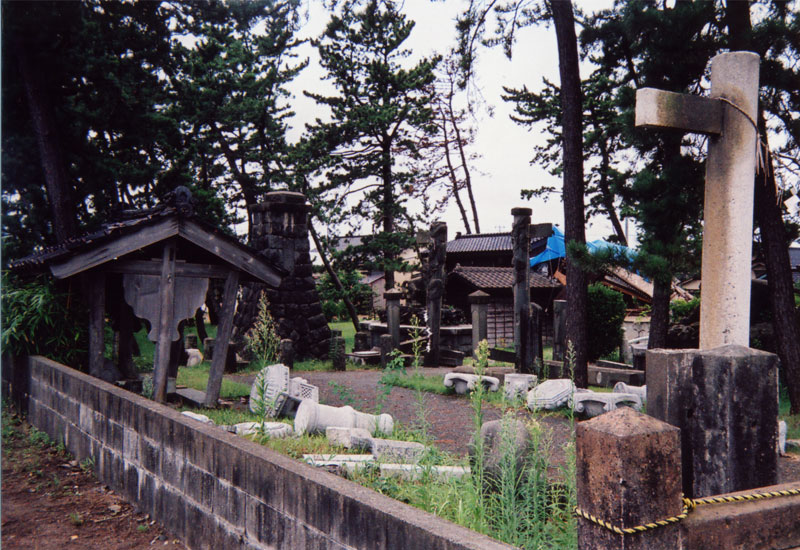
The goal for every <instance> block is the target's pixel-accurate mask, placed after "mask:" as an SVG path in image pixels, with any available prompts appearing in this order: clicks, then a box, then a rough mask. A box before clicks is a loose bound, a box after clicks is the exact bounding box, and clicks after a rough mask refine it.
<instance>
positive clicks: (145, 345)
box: [133, 324, 217, 372]
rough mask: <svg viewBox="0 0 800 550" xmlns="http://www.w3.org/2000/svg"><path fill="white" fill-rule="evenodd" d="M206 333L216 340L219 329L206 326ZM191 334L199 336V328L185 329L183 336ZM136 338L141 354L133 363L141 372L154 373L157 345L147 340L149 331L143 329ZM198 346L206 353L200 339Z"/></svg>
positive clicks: (135, 357)
mask: <svg viewBox="0 0 800 550" xmlns="http://www.w3.org/2000/svg"><path fill="white" fill-rule="evenodd" d="M206 332H207V333H208V337H209V338H216V337H217V327H215V326H214V325H208V324H207V325H206ZM189 334H194V335H197V328H196V327H185V328H184V329H183V335H184V337H186V336H187V335H189ZM133 337H134V338H136V343H137V344H138V346H139V351H140V352H141V353H140V354H139V355H138V356H134V357H133V362H134V364H135V365H136V368H137V370H138V371H139V372H153V354H154V353H155V346H156V345H155V343H154V342H151V341H150V340H149V339H148V338H147V329H145V328H142V329H141V330H139V332H136V333H135V334H134V335H133ZM197 340H198V341H197V345H198V347H199V349H200V351H201V352H203V353H205V351H204V350H203V342H202V341H200V338H199V337H198V339H197Z"/></svg>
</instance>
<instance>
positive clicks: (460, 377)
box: [444, 372, 500, 395]
mask: <svg viewBox="0 0 800 550" xmlns="http://www.w3.org/2000/svg"><path fill="white" fill-rule="evenodd" d="M479 380H480V381H481V383H482V384H483V385H484V387H485V388H486V389H487V390H488V391H497V389H498V388H499V387H500V380H498V379H497V378H495V377H494V376H478V375H477V374H466V373H462V372H450V373H448V374H445V375H444V387H445V388H453V389H454V390H455V392H456V393H457V394H459V395H465V394H466V393H468V392H470V391H472V390H474V389H475V384H477V383H478V381H479Z"/></svg>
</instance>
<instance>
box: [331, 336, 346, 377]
mask: <svg viewBox="0 0 800 550" xmlns="http://www.w3.org/2000/svg"><path fill="white" fill-rule="evenodd" d="M330 356H331V357H330V359H331V363H332V364H333V370H337V371H344V370H345V368H346V364H345V349H344V338H342V337H341V336H335V337H333V338H331V351H330Z"/></svg>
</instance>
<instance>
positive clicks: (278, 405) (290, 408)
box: [273, 392, 302, 418]
mask: <svg viewBox="0 0 800 550" xmlns="http://www.w3.org/2000/svg"><path fill="white" fill-rule="evenodd" d="M301 402H302V401H301V400H300V399H298V398H296V397H292V396H291V395H289V394H288V393H286V392H284V393H282V394H280V395H279V396H278V399H276V400H275V414H274V415H273V416H274V417H276V418H294V417H295V416H296V415H297V409H298V408H300V403H301Z"/></svg>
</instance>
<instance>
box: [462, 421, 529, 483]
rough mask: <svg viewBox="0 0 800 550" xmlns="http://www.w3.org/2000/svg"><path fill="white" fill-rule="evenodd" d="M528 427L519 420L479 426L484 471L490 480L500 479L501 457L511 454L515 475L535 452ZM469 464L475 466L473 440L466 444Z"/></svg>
mask: <svg viewBox="0 0 800 550" xmlns="http://www.w3.org/2000/svg"><path fill="white" fill-rule="evenodd" d="M531 428H533V429H536V427H529V426H528V425H527V424H526V423H525V422H524V421H523V420H521V419H519V418H510V417H506V418H501V419H500V420H490V421H489V422H484V423H483V425H482V426H481V431H480V437H481V438H482V440H483V457H484V458H483V468H484V472H485V473H486V475H487V478H488V479H490V480H496V479H499V477H500V473H501V468H502V463H503V458H504V457H505V456H508V455H509V453H513V456H514V462H515V464H516V468H517V470H516V473H517V475H519V474H520V473H521V472H522V469H523V468H524V467H525V463H526V461H527V460H528V458H529V457H530V456H531V455H532V452H533V450H534V442H533V436H532V433H531ZM469 457H470V464H473V465H474V463H475V457H476V446H475V438H474V437H472V438H470V442H469Z"/></svg>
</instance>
